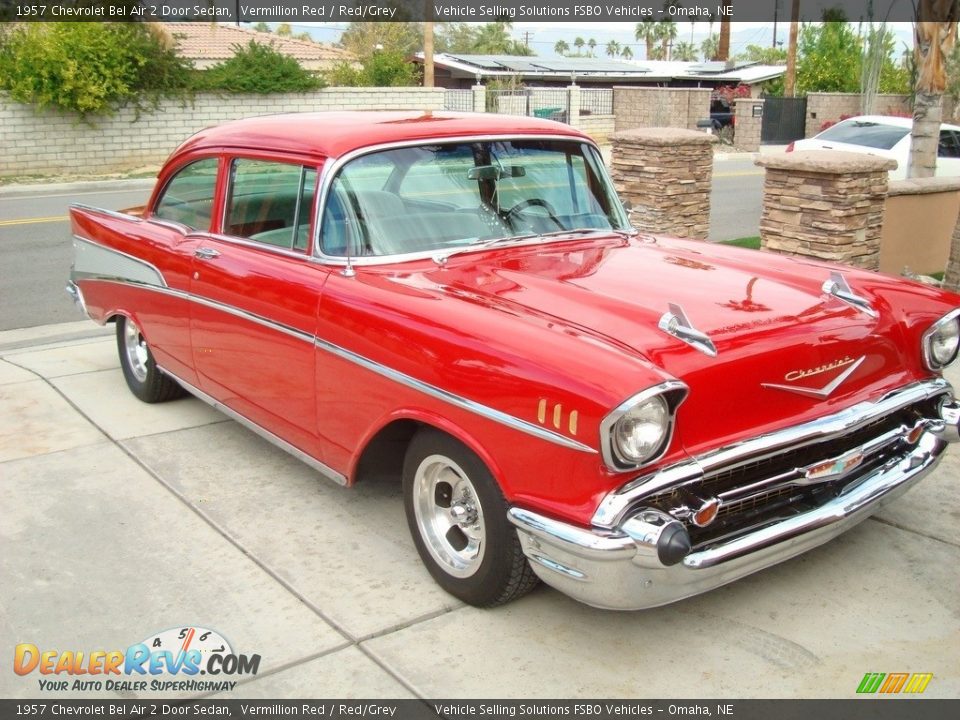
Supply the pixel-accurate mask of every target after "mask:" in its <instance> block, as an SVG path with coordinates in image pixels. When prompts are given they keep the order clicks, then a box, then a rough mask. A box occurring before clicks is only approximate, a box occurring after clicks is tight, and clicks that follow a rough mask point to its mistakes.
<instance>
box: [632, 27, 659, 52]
mask: <svg viewBox="0 0 960 720" xmlns="http://www.w3.org/2000/svg"><path fill="white" fill-rule="evenodd" d="M658 24H659V23H658V22H657V21H656V20H654V19H652V18H644V19H643V21H642V22H638V23H637V26H636V27H635V28H634V30H633V37H635V38H636V39H637V40H643V42H644V43H646V46H647V55H646V57H647V60H651V59H652V58H651V55H653V43H654V42H656V40H658V39H659V38H658V30H657V25H658Z"/></svg>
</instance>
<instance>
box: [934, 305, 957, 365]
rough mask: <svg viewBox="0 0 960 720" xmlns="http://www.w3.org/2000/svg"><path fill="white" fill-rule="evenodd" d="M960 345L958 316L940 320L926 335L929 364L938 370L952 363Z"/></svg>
mask: <svg viewBox="0 0 960 720" xmlns="http://www.w3.org/2000/svg"><path fill="white" fill-rule="evenodd" d="M958 347H960V318H957V317H954V318H952V319H950V320H947V321H946V322H944V321H940V322H939V323H938V324H937V325H935V326H934V328H933V329H932V331H931V332H930V333H929V335H927V354H928V358H929V361H930V362H929V364H930V365H933V369H935V370H938V369H940V368H942V367H945V366H947V365H949V364H950V363H952V362H953V361H954V359H955V358H956V357H957V348H958Z"/></svg>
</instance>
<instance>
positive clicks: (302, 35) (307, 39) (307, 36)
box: [294, 30, 313, 42]
mask: <svg viewBox="0 0 960 720" xmlns="http://www.w3.org/2000/svg"><path fill="white" fill-rule="evenodd" d="M294 37H295V38H296V39H297V40H303V41H304V42H313V35H311V34H310V33H308V32H307V31H306V30H304V31H303V32H302V33H297V34H296V35H294Z"/></svg>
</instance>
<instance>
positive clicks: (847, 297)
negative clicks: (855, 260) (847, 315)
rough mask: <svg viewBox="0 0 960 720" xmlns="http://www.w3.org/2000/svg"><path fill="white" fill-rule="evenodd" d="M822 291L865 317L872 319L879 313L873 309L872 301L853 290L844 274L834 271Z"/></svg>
mask: <svg viewBox="0 0 960 720" xmlns="http://www.w3.org/2000/svg"><path fill="white" fill-rule="evenodd" d="M821 289H822V290H823V292H825V293H826V294H827V295H833V297H835V298H837V300H840V301H841V302H845V303H846V304H847V305H850V306H851V307H854V308H856V309H857V310H859V311H860V312H862V313H864V314H865V315H869V316H870V317H872V318H875V317H877V311H876V310H874V309H873V306H872V305H871V304H870V301H869V300H867V299H866V298H865V297H861V296H860V295H857V294H856V293H855V292H854V291H853V290H851V289H850V285H849V283H847V279H846V278H845V277H844V276H843V274H842V273H839V272H837V271H836V270H834V271H832V272H831V273H830V279H829V280H827V281H826V282H824V283H823V287H822V288H821Z"/></svg>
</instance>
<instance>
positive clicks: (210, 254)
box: [193, 247, 220, 260]
mask: <svg viewBox="0 0 960 720" xmlns="http://www.w3.org/2000/svg"><path fill="white" fill-rule="evenodd" d="M193 254H194V255H196V256H197V257H198V258H200V259H201V260H213V259H214V258H218V257H220V252H219V251H217V250H214V249H213V248H205V247H202V248H197V249H196V250H195V251H194V253H193Z"/></svg>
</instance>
